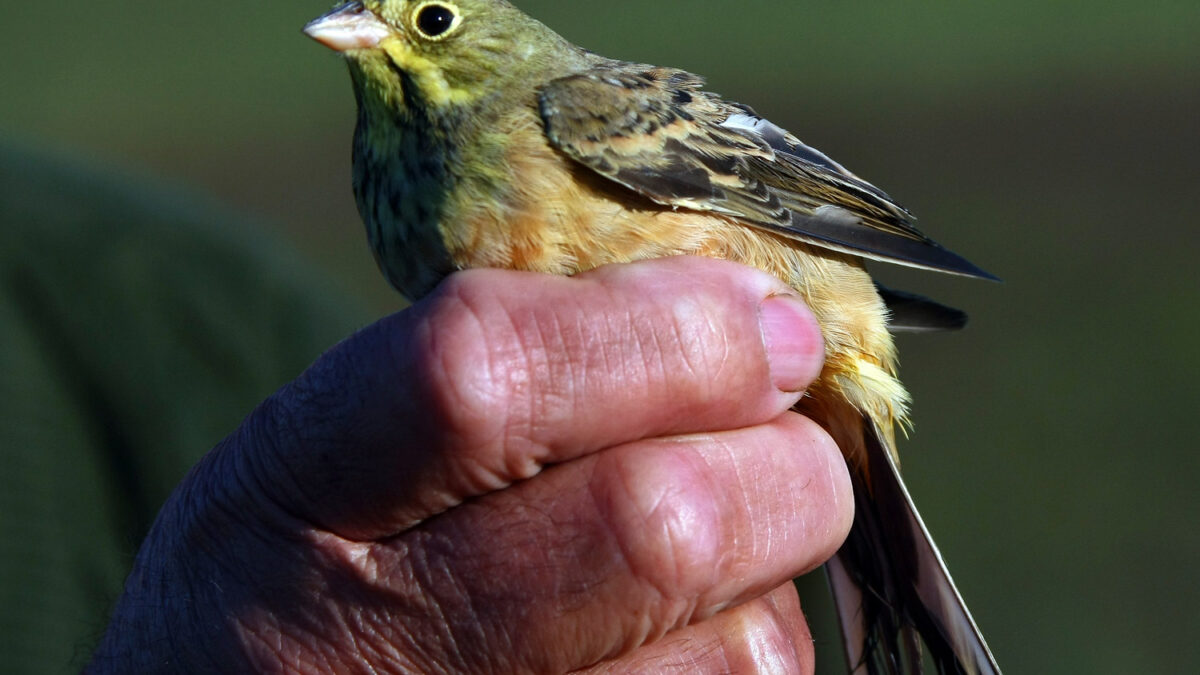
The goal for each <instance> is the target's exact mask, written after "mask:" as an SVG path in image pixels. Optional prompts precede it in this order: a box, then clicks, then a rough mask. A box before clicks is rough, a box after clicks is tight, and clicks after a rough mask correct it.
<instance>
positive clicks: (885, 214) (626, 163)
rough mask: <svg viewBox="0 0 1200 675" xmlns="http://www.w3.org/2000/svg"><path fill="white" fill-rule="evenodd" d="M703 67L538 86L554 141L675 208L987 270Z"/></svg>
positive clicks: (596, 73)
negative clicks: (726, 92)
mask: <svg viewBox="0 0 1200 675" xmlns="http://www.w3.org/2000/svg"><path fill="white" fill-rule="evenodd" d="M702 84H703V80H701V79H700V78H699V77H698V76H696V75H692V74H690V73H687V72H684V71H681V70H675V69H670V68H661V67H657V66H643V65H638V64H631V63H624V62H616V61H614V62H609V63H607V64H605V65H602V66H599V67H596V68H593V69H591V70H589V71H586V72H583V73H579V74H576V75H572V76H568V77H565V78H561V79H558V80H555V81H553V82H551V83H549V84H548V85H546V86H545V87H544V88H543V89H542V92H541V97H540V107H541V115H542V119H543V122H544V123H545V127H546V133H547V136H548V138H549V140H550V142H551V143H552V144H553V145H554V146H555V147H557V148H558V149H559V150H561V151H562V152H563V153H564V154H566V155H567V156H568V157H570V158H571V159H573V160H575V161H577V162H580V163H581V164H583V165H585V166H587V167H589V168H591V169H592V170H594V171H596V172H598V173H600V174H602V175H604V176H607V177H608V178H610V179H612V180H614V181H616V182H618V183H620V184H621V185H624V186H625V187H627V188H629V189H632V190H634V191H636V192H638V193H640V194H642V195H644V196H645V197H647V198H649V199H651V200H653V201H655V202H657V203H659V204H662V205H664V206H669V207H672V208H687V209H694V210H698V211H710V212H716V213H722V214H725V215H729V216H731V217H734V218H737V219H739V220H742V221H744V222H746V223H747V224H749V225H755V226H758V227H762V228H764V229H769V230H771V231H774V232H777V233H779V234H782V235H785V236H789V237H793V238H797V239H800V240H803V241H807V242H810V243H813V244H817V245H819V246H825V247H828V248H832V249H836V250H841V251H847V252H851V253H856V254H859V255H864V256H868V257H874V258H879V259H883V260H890V261H893V262H899V263H902V264H909V265H915V266H917V267H925V268H930V269H937V270H943V271H948V272H953V273H958V274H967V275H971V276H985V277H986V276H990V275H988V274H987V273H986V272H983V271H982V270H979V269H978V268H977V267H975V266H974V265H972V264H971V263H969V262H967V261H966V260H963V259H962V258H960V257H958V256H957V255H954V254H953V253H950V252H949V251H947V250H946V249H943V248H942V247H940V246H938V245H937V244H936V243H934V242H933V241H931V240H930V239H928V238H927V237H925V236H924V235H922V234H921V233H920V232H919V231H918V230H917V229H916V228H915V227H913V225H912V219H911V217H910V216H909V215H908V212H907V211H905V210H904V209H903V208H901V207H900V206H898V205H896V204H895V203H894V202H892V201H891V199H890V198H888V196H887V195H886V194H884V193H883V192H882V191H880V190H879V189H877V188H875V187H874V186H872V185H870V184H869V183H867V182H865V181H863V180H861V179H859V178H858V177H857V176H855V175H854V174H852V173H850V172H849V171H846V170H845V169H844V168H843V167H841V165H839V164H837V163H836V162H834V161H833V160H831V159H829V158H828V157H826V156H825V155H823V154H821V153H820V152H819V151H816V150H814V149H812V148H809V147H808V146H806V145H804V144H803V143H801V142H800V140H799V139H797V138H796V137H794V136H792V135H791V134H789V133H788V132H786V131H785V130H783V129H781V128H780V127H777V126H775V125H773V124H771V123H770V122H768V121H766V120H763V119H761V118H759V117H758V116H757V115H756V114H755V113H754V111H753V110H751V109H750V108H748V107H746V106H742V105H739V104H734V103H729V102H727V101H724V100H722V99H721V98H720V97H718V96H716V95H715V94H712V93H709V92H706V91H703V90H702V89H701V88H700V87H701V85H702Z"/></svg>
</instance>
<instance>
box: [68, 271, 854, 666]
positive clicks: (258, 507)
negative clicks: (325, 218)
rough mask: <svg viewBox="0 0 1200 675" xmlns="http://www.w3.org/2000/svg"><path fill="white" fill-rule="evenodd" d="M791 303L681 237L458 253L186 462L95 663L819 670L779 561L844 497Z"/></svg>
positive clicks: (808, 327) (841, 508)
mask: <svg viewBox="0 0 1200 675" xmlns="http://www.w3.org/2000/svg"><path fill="white" fill-rule="evenodd" d="M772 296H777V297H772ZM769 297H772V299H770V300H767V301H766V302H765V303H764V299H766V298H769ZM794 297H795V296H794V294H793V293H792V292H791V291H790V290H789V289H787V288H786V287H785V286H784V285H783V284H781V283H780V282H778V281H776V280H774V279H773V278H771V277H769V276H767V275H765V274H763V273H760V272H757V271H754V270H751V269H749V268H744V267H740V266H737V265H734V264H731V263H726V262H721V261H713V260H704V259H692V258H674V259H667V260H658V261H651V262H645V263H637V264H633V265H620V266H611V267H605V268H601V269H598V270H595V271H592V272H589V273H585V274H581V275H579V276H577V277H575V278H560V277H547V276H541V275H534V274H527V273H519V272H507V271H498V270H479V271H470V272H464V273H461V274H457V275H454V276H453V277H451V278H450V279H448V280H447V281H446V282H445V283H443V284H442V285H441V286H440V287H439V288H438V289H437V290H436V291H435V292H434V293H433V294H431V295H430V296H429V297H428V298H426V299H425V300H423V301H421V302H419V303H417V304H415V305H414V306H413V307H411V308H410V309H408V310H406V311H404V312H401V313H399V314H396V315H393V316H391V317H388V318H386V319H383V320H382V321H379V322H378V323H376V324H374V325H372V326H370V327H368V328H366V329H364V330H363V331H361V332H360V333H358V334H356V335H355V336H353V337H351V338H349V339H348V340H346V341H344V342H343V343H342V344H340V345H338V346H337V347H335V348H334V349H332V350H331V351H330V352H329V353H327V354H326V355H324V356H323V357H322V358H321V359H319V360H318V361H317V362H316V363H315V364H314V365H313V366H312V367H311V368H310V369H309V370H308V371H307V372H305V373H304V374H303V375H302V376H301V377H300V378H298V379H297V380H295V381H294V382H292V383H291V384H289V385H287V386H285V387H284V388H283V389H281V390H280V391H279V392H277V393H276V394H275V395H274V396H272V397H271V398H270V399H268V400H267V401H266V402H265V403H264V404H263V405H261V406H260V407H259V408H258V409H257V410H255V411H254V412H253V413H252V414H251V415H250V416H249V417H248V418H247V419H246V421H245V422H244V423H243V424H242V426H241V427H240V428H239V429H238V430H237V431H235V432H234V433H233V434H232V435H231V436H230V437H229V438H227V439H226V440H225V441H224V442H223V443H221V444H220V445H219V446H218V447H217V448H216V449H214V450H213V451H212V452H211V453H209V455H208V456H207V457H206V458H205V459H204V460H203V461H202V462H201V463H200V464H198V465H197V466H196V467H195V468H194V469H193V471H192V472H191V473H190V474H189V475H188V477H187V478H186V479H185V480H184V481H183V483H182V484H181V485H180V486H179V488H178V489H177V490H176V492H175V494H174V495H173V496H172V498H171V499H170V500H169V501H168V503H167V504H166V505H165V506H164V508H163V510H162V512H161V513H160V515H159V518H158V520H157V521H156V523H155V526H154V527H153V529H152V530H151V532H150V534H149V536H148V537H147V540H146V542H145V543H144V545H143V547H142V550H141V552H140V553H139V555H138V559H137V562H136V565H135V569H134V571H133V573H132V574H131V576H130V579H129V581H128V583H127V586H126V590H125V595H124V596H123V597H122V599H121V601H120V603H119V605H118V607H117V609H116V612H115V613H114V617H113V620H112V623H111V624H110V627H109V630H108V633H107V635H106V636H105V638H104V640H103V642H102V644H101V646H100V648H99V650H98V651H97V653H96V656H95V657H94V659H93V662H92V664H91V666H90V669H91V670H92V671H94V672H109V671H122V672H123V671H136V672H148V671H172V670H183V671H189V672H193V671H218V672H242V671H249V670H260V671H264V670H265V671H278V672H327V671H338V672H342V671H347V672H358V671H362V672H408V671H416V672H458V671H462V672H486V671H500V672H566V671H572V670H578V669H583V668H591V669H592V670H594V671H597V672H609V671H637V672H670V671H672V670H677V671H684V672H706V671H722V672H724V671H731V670H732V671H739V672H741V671H746V670H754V669H755V668H759V669H762V670H764V671H769V672H807V671H811V670H812V644H811V640H810V639H809V638H808V632H807V627H806V625H805V623H804V618H803V615H802V614H801V611H800V606H799V602H798V599H797V597H796V593H795V590H794V588H793V587H792V585H791V583H790V579H791V578H792V577H794V576H796V575H798V574H800V573H803V572H805V571H807V570H809V569H812V568H813V567H815V566H817V565H819V564H820V563H821V562H823V561H824V560H825V559H826V558H828V557H829V556H831V555H832V554H833V553H834V551H836V549H837V547H838V546H839V545H840V544H841V542H842V539H843V538H844V537H845V535H846V532H847V531H848V529H849V527H850V522H851V519H852V516H853V512H852V509H853V506H852V504H853V499H852V498H851V495H850V483H849V479H848V476H847V473H846V469H845V464H844V462H843V460H842V458H841V455H840V454H839V452H838V450H837V448H836V447H834V444H833V442H832V441H831V440H830V439H829V437H828V436H827V435H826V434H825V433H824V432H823V431H822V430H820V429H819V428H818V427H816V425H815V424H813V423H812V422H810V421H808V420H807V419H805V418H803V417H801V416H799V415H797V414H795V413H791V412H787V410H788V408H789V407H790V406H791V405H792V404H793V403H795V402H796V401H797V400H798V399H799V397H800V395H801V394H800V392H801V390H802V389H803V387H804V386H806V385H807V383H808V382H810V381H811V380H812V379H813V378H814V377H815V376H816V375H817V373H818V372H819V370H820V363H821V354H822V343H821V339H820V336H819V334H818V330H817V327H816V323H815V321H814V320H813V319H812V317H811V315H809V314H808V312H807V310H805V309H804V308H803V306H801V305H800V304H799V301H797V300H795V299H794ZM760 318H763V319H766V320H765V321H761V322H760ZM760 325H761V326H763V327H764V328H760ZM764 336H765V337H764ZM764 343H769V344H770V345H772V348H771V349H769V350H768V349H767V348H766V347H765V346H764ZM768 352H769V356H768Z"/></svg>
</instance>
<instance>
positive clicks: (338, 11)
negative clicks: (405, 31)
mask: <svg viewBox="0 0 1200 675" xmlns="http://www.w3.org/2000/svg"><path fill="white" fill-rule="evenodd" d="M304 32H305V33H306V34H307V35H308V36H309V37H310V38H312V39H314V40H316V41H317V42H320V43H321V44H323V45H325V46H326V47H329V48H330V49H332V50H334V51H336V52H345V51H350V50H351V49H370V48H372V47H375V46H378V45H379V43H380V41H382V40H383V39H384V38H385V37H387V36H388V35H390V34H391V32H392V29H391V28H389V27H388V25H387V24H386V23H384V22H383V21H381V20H380V19H379V17H378V16H376V15H375V12H372V11H370V10H368V9H367V8H366V7H363V5H362V3H361V2H347V3H345V4H343V5H338V6H337V7H334V8H333V9H331V10H329V11H328V12H326V13H325V14H323V15H321V16H319V17H317V18H315V19H313V20H312V21H309V22H308V25H307V26H305V27H304Z"/></svg>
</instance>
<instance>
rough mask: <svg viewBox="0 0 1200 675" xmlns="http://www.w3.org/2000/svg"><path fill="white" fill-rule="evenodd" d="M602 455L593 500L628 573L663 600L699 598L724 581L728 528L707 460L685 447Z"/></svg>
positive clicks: (597, 470)
mask: <svg viewBox="0 0 1200 675" xmlns="http://www.w3.org/2000/svg"><path fill="white" fill-rule="evenodd" d="M661 443H664V444H666V443H670V444H671V445H673V446H674V447H668V448H659V449H657V450H650V451H644V452H630V453H619V456H617V457H608V456H606V457H605V458H603V459H602V460H601V462H600V463H598V465H597V469H596V473H595V475H594V477H593V480H592V484H591V488H592V490H593V495H592V496H593V499H594V500H595V501H596V503H597V506H598V509H599V510H600V512H601V513H602V514H603V515H604V517H605V520H606V522H607V523H608V525H609V527H610V528H611V531H612V535H613V538H614V540H615V542H616V546H617V549H618V551H619V552H620V554H621V556H622V557H623V559H624V560H625V564H626V565H627V566H628V568H629V572H630V574H631V575H632V576H633V578H635V579H639V580H640V581H641V582H642V583H644V584H646V585H648V586H649V587H650V588H652V589H654V590H655V591H656V592H657V593H658V594H659V595H661V596H662V597H663V598H665V599H676V600H684V599H689V603H691V601H692V600H691V599H694V598H695V597H697V596H699V595H701V594H703V593H704V591H706V590H708V589H709V588H711V587H712V586H714V585H715V584H716V583H717V581H718V580H720V579H721V578H722V577H723V575H724V574H725V572H726V571H728V570H727V568H728V566H729V563H730V560H729V558H728V556H727V555H726V554H725V552H724V551H723V546H722V542H723V541H726V540H727V532H726V529H727V528H728V526H729V524H728V523H727V522H726V519H725V514H724V513H722V510H721V509H720V508H719V507H718V505H719V504H720V503H721V502H722V501H723V500H722V499H720V495H719V494H718V491H719V489H720V488H719V486H717V485H716V484H715V482H714V481H713V479H712V478H713V477H712V475H711V474H710V472H709V471H708V468H707V466H706V465H705V462H704V460H703V459H702V458H701V457H699V456H698V455H697V453H695V452H693V451H692V450H691V449H690V448H688V447H687V445H686V444H684V443H675V442H671V441H661Z"/></svg>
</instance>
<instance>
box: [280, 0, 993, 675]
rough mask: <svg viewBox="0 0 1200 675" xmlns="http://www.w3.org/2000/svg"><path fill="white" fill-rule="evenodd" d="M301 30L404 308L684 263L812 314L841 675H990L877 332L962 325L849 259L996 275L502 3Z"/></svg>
mask: <svg viewBox="0 0 1200 675" xmlns="http://www.w3.org/2000/svg"><path fill="white" fill-rule="evenodd" d="M304 30H305V32H306V33H307V34H308V35H309V36H310V37H312V38H313V39H315V40H317V41H318V42H320V43H321V44H323V45H325V46H326V47H329V48H331V49H333V50H335V51H337V52H339V53H340V54H341V55H342V56H343V57H344V58H345V61H346V63H347V64H348V66H349V71H350V77H351V81H352V85H353V90H354V95H355V99H356V102H357V123H356V127H355V132H354V139H353V191H354V195H355V201H356V203H357V207H358V211H359V213H360V215H361V217H362V220H363V222H364V224H365V227H366V231H367V238H368V240H369V243H370V245H371V249H372V251H373V253H374V256H375V259H376V262H377V263H378V265H379V267H380V269H381V271H382V272H383V274H384V275H385V276H386V278H387V280H388V281H389V282H390V283H391V285H392V286H394V287H395V288H396V289H397V290H398V291H400V292H401V293H402V294H403V295H405V296H407V297H408V298H409V299H413V300H415V299H418V298H420V297H421V296H423V295H425V294H426V293H428V292H429V291H431V290H432V289H433V288H434V287H435V286H436V285H437V284H438V283H439V282H440V281H441V280H442V279H444V278H445V277H446V276H448V275H450V274H452V273H453V272H455V271H457V270H461V269H466V268H476V267H499V268H509V269H518V270H529V271H536V272H544V273H551V274H561V275H571V274H576V273H579V272H581V271H584V270H588V269H592V268H595V267H599V266H601V265H605V264H609V263H626V262H631V261H636V260H643V259H648V258H659V257H666V256H676V255H698V256H709V257H716V258H724V259H728V260H733V261H737V262H740V263H743V264H747V265H750V266H753V267H757V268H759V269H761V270H765V271H766V272H769V273H771V274H773V275H775V276H776V277H778V278H780V279H782V280H783V281H784V282H786V283H787V284H789V285H790V286H791V287H792V288H794V289H795V290H796V292H797V293H799V295H800V296H801V297H802V298H803V300H804V301H805V302H806V303H807V304H808V306H809V307H810V308H811V310H812V312H813V314H814V315H815V316H816V318H817V321H818V323H819V324H820V326H821V331H822V336H823V339H824V342H825V345H824V347H825V357H826V358H825V365H824V367H823V370H822V372H821V374H820V375H819V377H818V378H817V379H816V380H815V381H814V382H813V383H812V385H811V386H810V387H809V389H808V391H807V394H806V396H805V397H804V398H803V399H802V400H801V401H800V403H799V404H797V408H796V409H797V410H798V411H799V412H801V413H803V414H806V415H808V416H809V417H810V418H812V419H814V420H815V421H817V422H818V423H819V424H821V425H822V426H823V427H824V428H825V429H826V430H827V431H828V432H829V433H830V435H831V436H832V437H833V438H834V440H835V441H836V443H837V445H838V447H839V448H840V449H841V451H842V453H843V455H844V456H845V459H846V462H847V465H848V467H849V469H850V473H851V477H852V483H853V487H854V493H855V506H856V515H855V519H854V524H853V525H852V527H851V530H850V533H849V535H848V537H847V540H846V542H845V544H844V545H843V546H842V547H841V549H840V550H839V551H838V553H837V554H835V556H834V558H833V559H831V560H830V561H829V562H828V563H827V572H828V576H829V580H830V586H831V588H832V590H833V594H834V601H835V602H834V604H835V607H836V609H837V612H838V616H839V624H840V627H841V630H842V635H843V646H844V650H845V656H846V658H847V663H848V667H849V669H850V671H851V672H853V673H869V674H870V675H875V674H877V673H919V672H922V668H923V663H924V659H925V658H927V657H926V656H923V654H924V653H925V652H928V659H929V660H930V661H932V663H933V664H934V665H935V666H936V668H937V670H938V672H939V673H970V674H977V673H981V674H988V673H999V672H1000V671H999V667H998V666H997V664H996V660H995V658H994V657H993V656H992V653H991V651H990V650H989V649H988V647H987V644H986V642H985V640H984V638H983V636H982V634H981V633H980V631H979V629H978V628H977V626H976V624H975V622H974V620H973V619H972V617H971V615H970V612H969V611H968V610H967V608H966V605H965V604H964V603H963V600H962V597H961V596H960V594H959V592H958V590H957V589H956V588H955V586H954V583H953V581H952V580H951V578H950V576H949V573H948V572H947V570H946V566H945V564H944V562H943V561H942V557H941V555H940V553H939V552H938V549H937V547H936V545H935V544H934V543H933V540H932V538H931V537H930V536H929V533H928V530H927V529H926V528H925V526H924V524H923V523H922V521H921V519H920V516H919V515H918V514H917V511H916V509H915V507H914V506H913V503H912V499H911V497H910V496H909V493H908V491H907V489H906V488H905V486H904V483H903V481H902V480H901V478H900V474H899V468H898V462H899V460H898V457H897V456H896V442H895V433H896V429H897V428H901V429H903V428H905V427H906V425H907V424H908V415H909V395H908V393H907V392H906V390H905V388H904V386H903V385H902V384H901V383H900V381H899V380H898V379H897V354H896V348H895V345H894V341H893V339H892V333H893V332H899V331H903V330H914V331H919V330H940V329H954V328H958V327H961V326H962V324H963V323H964V322H965V315H964V314H963V313H961V312H959V311H957V310H954V309H951V308H948V307H945V306H943V305H940V304H938V303H936V302H933V301H931V300H927V299H925V298H922V297H920V296H917V295H913V294H908V293H903V292H899V291H893V290H891V289H887V288H885V287H883V286H881V285H879V284H877V283H875V282H874V281H873V280H872V278H871V276H870V274H869V273H868V272H867V269H866V267H865V261H866V260H877V261H886V262H891V263H898V264H901V265H907V266H910V267H916V268H922V269H927V270H934V271H940V272H946V273H950V274H956V275H961V276H966V277H977V278H984V279H994V278H995V277H993V276H992V275H990V274H989V273H987V272H985V271H984V270H982V269H980V268H979V267H977V266H975V265H974V264H972V263H971V262H969V261H967V260H966V259H964V258H962V257H961V256H959V255H957V254H955V253H952V252H951V251H949V250H948V249H946V248H944V247H942V246H941V245H939V244H937V243H936V242H934V241H933V240H932V239H930V238H929V237H927V236H925V235H924V234H922V233H921V232H920V231H919V230H918V229H917V228H916V227H915V226H914V219H913V217H912V215H911V214H910V213H909V212H908V211H907V210H905V209H904V208H903V207H901V206H899V205H898V204H897V203H896V202H895V201H893V200H892V199H891V198H890V197H889V196H888V195H887V194H885V193H884V192H883V191H881V190H880V189H878V188H876V187H875V186H873V185H871V184H870V183H868V182H867V181H865V180H863V179H862V178H859V177H858V176H857V175H855V174H854V173H852V172H850V171H849V170H848V169H846V168H845V167H843V166H842V165H841V164H839V163H837V162H836V161H834V160H833V159H831V158H830V157H828V156H827V155H825V154H824V153H822V152H820V151H818V150H816V149H815V148H812V147H810V146H808V145H806V144H804V143H803V142H801V141H800V140H799V139H798V138H797V137H796V136H794V135H793V134H792V133H790V132H788V131H787V130H785V129H783V128H781V127H779V126H777V125H775V124H774V123H772V122H770V121H768V120H767V119H765V118H763V117H761V116H760V115H758V114H757V113H756V112H755V111H754V110H753V109H752V108H750V107H748V106H746V105H742V104H740V103H736V102H733V101H728V100H725V99H723V98H722V97H721V96H719V95H718V94H715V93H713V92H710V91H707V90H706V89H705V88H704V80H703V79H702V78H701V77H699V76H697V75H694V74H691V73H689V72H686V71H683V70H679V69H675V68H668V67H661V66H653V65H647V64H640V63H632V62H626V61H619V60H614V59H610V58H606V57H603V56H600V55H598V54H596V53H593V52H591V51H588V50H585V49H583V48H580V47H577V46H575V45H573V44H571V43H570V42H568V41H567V40H566V39H564V38H562V37H561V36H559V35H558V34H557V33H555V32H554V31H553V30H551V29H550V28H548V27H547V26H545V25H544V24H542V23H540V22H539V21H537V20H535V19H534V18H532V17H530V16H528V15H527V14H525V13H523V12H522V11H521V10H519V9H518V8H517V7H515V6H514V5H512V4H510V3H509V2H507V1H506V0H356V1H352V2H346V3H344V4H341V5H338V6H337V7H335V8H333V9H332V10H330V11H329V12H327V13H325V14H323V15H322V16H320V17H318V18H316V19H314V20H313V21H311V22H310V23H308V24H307V25H306V26H305V28H304Z"/></svg>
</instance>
